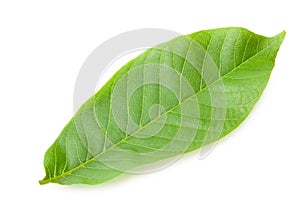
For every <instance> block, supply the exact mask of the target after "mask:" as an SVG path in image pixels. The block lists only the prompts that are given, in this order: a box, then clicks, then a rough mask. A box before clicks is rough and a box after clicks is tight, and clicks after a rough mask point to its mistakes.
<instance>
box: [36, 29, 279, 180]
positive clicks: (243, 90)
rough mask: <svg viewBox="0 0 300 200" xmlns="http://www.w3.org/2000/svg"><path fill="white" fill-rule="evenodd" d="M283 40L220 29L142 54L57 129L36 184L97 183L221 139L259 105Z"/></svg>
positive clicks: (240, 30) (175, 40)
mask: <svg viewBox="0 0 300 200" xmlns="http://www.w3.org/2000/svg"><path fill="white" fill-rule="evenodd" d="M284 36H285V32H282V33H280V34H278V35H276V36H275V37H270V38H268V37H264V36H261V35H257V34H254V33H252V32H250V31H248V30H246V29H244V28H220V29H212V30H205V31H200V32H196V33H193V34H190V35H187V36H180V37H177V38H175V39H173V40H171V41H169V42H166V43H163V44H160V45H157V46H155V47H153V48H151V49H149V50H147V51H146V52H144V53H142V54H141V55H140V56H138V57H137V58H135V59H133V60H131V61H130V62H129V63H127V64H126V65H125V66H123V67H122V68H121V69H120V70H119V71H118V72H117V73H116V74H115V75H114V76H113V77H112V78H111V79H110V80H109V81H108V82H107V83H106V84H105V86H103V87H102V88H101V89H100V90H99V91H98V92H97V93H96V94H95V95H94V96H93V97H91V98H90V99H89V100H88V101H87V102H85V103H84V104H83V105H82V106H81V108H80V109H79V111H78V112H77V113H76V114H75V115H74V117H73V118H72V119H71V120H70V122H69V123H68V124H67V125H66V126H65V128H64V129H63V131H62V132H61V134H60V135H59V137H58V138H57V139H56V141H55V142H54V144H53V145H52V146H51V147H50V148H49V149H48V150H47V152H46V154H45V160H44V167H45V172H46V176H45V178H44V179H43V180H41V181H40V184H46V183H49V182H53V183H59V184H63V185H69V184H99V183H103V182H106V181H109V180H112V179H114V178H116V177H118V176H120V175H122V174H124V173H129V172H132V173H134V172H140V171H141V170H146V169H145V168H141V166H144V165H145V166H147V165H148V164H150V163H155V162H158V161H161V160H164V159H167V158H168V159H167V160H169V159H170V158H173V157H177V156H179V155H182V154H184V153H187V152H190V151H193V150H195V149H198V148H200V147H203V146H205V145H207V144H211V143H213V142H215V141H217V140H219V139H220V138H222V137H224V136H225V135H227V134H228V133H230V132H231V131H232V130H233V129H235V128H236V127H238V126H239V125H240V124H241V122H242V121H243V120H244V119H245V118H246V117H247V115H248V114H249V113H250V111H251V110H252V108H253V106H254V105H255V104H256V102H257V101H258V99H259V98H260V96H261V94H262V92H263V90H264V88H265V87H266V84H267V82H268V79H269V76H270V73H271V71H272V69H273V66H274V62H275V57H276V54H277V52H278V50H279V47H280V45H281V43H282V41H283V39H284ZM173 161H174V159H173V160H172V161H171V162H173ZM139 170H140V171H139ZM142 172H143V171H142Z"/></svg>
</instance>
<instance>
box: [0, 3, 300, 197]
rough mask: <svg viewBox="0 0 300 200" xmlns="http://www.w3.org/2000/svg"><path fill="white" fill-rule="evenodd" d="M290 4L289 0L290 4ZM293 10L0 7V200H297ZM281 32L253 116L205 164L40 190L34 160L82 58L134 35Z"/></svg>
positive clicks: (63, 115) (67, 107)
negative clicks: (229, 29) (146, 31)
mask: <svg viewBox="0 0 300 200" xmlns="http://www.w3.org/2000/svg"><path fill="white" fill-rule="evenodd" d="M294 2H297V1H294ZM298 8H299V7H297V5H296V3H293V1H288V0H285V1H269V2H268V1H262V0H252V1H245V2H243V1H233V0H230V1H223V0H222V1H215V0H210V1H188V0H185V1H177V2H176V1H162V0H159V1H155V0H152V1H140V0H139V1H130V0H127V1H122V0H120V1H113V0H110V1H76V0H71V1H62V0H60V1H56V0H52V1H41V0H38V1H30V0H28V1H14V0H11V1H2V0H1V1H0V91H1V98H0V120H1V121H0V123H1V130H0V131H1V132H0V133H1V140H0V150H1V151H0V159H1V164H0V173H1V176H0V178H1V180H0V184H1V187H0V191H1V192H0V199H17V198H30V199H43V200H47V199H74V200H76V199H89V200H94V199H132V200H134V199H141V198H142V199H205V200H210V199H246V200H247V199H289V200H293V199H299V198H300V190H299V186H300V171H299V169H300V160H299V159H300V156H299V153H300V144H299V143H300V131H299V124H300V121H299V113H300V103H299V102H300V96H299V92H300V91H299V83H300V78H299V74H300V66H299V61H298V60H299V57H300V56H299V55H300V54H299V45H300V44H299V36H300V29H299V21H298V20H297V19H298V18H299V17H300V14H299V9H298ZM225 26H243V27H246V28H248V29H250V30H252V31H254V32H256V33H259V34H263V35H266V36H273V35H275V34H277V33H279V32H281V31H282V30H286V31H287V35H286V39H285V41H284V43H283V45H282V47H281V49H280V51H279V54H278V57H277V59H276V66H275V68H274V71H273V73H272V76H271V79H270V82H269V84H268V87H267V89H266V90H265V92H264V94H263V96H262V98H261V100H260V101H259V103H258V104H257V106H256V107H255V109H254V111H253V112H252V113H251V115H250V116H249V117H248V119H247V120H246V121H245V122H244V123H243V125H242V126H241V127H239V128H238V129H236V130H235V131H234V132H233V133H231V134H230V135H229V136H228V137H226V138H225V139H223V140H222V141H221V142H220V143H219V144H218V146H217V147H216V148H215V149H214V151H213V152H212V153H211V154H210V155H209V156H208V157H207V158H206V159H204V160H199V159H198V157H197V156H198V154H197V152H195V153H191V154H189V155H187V156H185V157H184V158H183V159H181V160H179V161H178V162H177V163H175V164H174V165H172V166H170V167H168V168H166V169H165V170H162V171H159V172H156V173H152V174H146V175H131V176H123V177H122V178H119V179H117V180H115V181H113V182H110V183H107V184H103V185H98V186H78V185H77V186H60V185H57V184H48V185H44V186H40V185H39V184H38V180H39V179H41V178H43V176H44V169H43V156H44V152H45V151H46V149H47V148H48V147H49V146H50V145H51V144H52V142H53V141H54V139H55V138H56V137H57V136H58V134H59V133H60V131H61V129H62V128H63V126H64V125H65V124H66V122H68V120H69V119H70V118H71V117H72V115H73V105H72V103H73V99H72V98H73V89H74V84H75V80H76V76H77V74H78V72H79V70H80V67H81V65H82V63H83V62H84V60H85V58H86V57H87V56H88V55H89V54H90V53H91V52H92V51H93V50H94V48H96V47H97V46H98V45H99V44H101V43H102V42H104V41H105V40H107V39H109V38H111V37H112V36H114V35H116V34H119V33H122V32H124V31H129V30H132V29H137V28H164V29H170V30H174V31H177V32H180V33H191V32H195V31H198V30H202V29H209V28H218V27H225Z"/></svg>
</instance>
